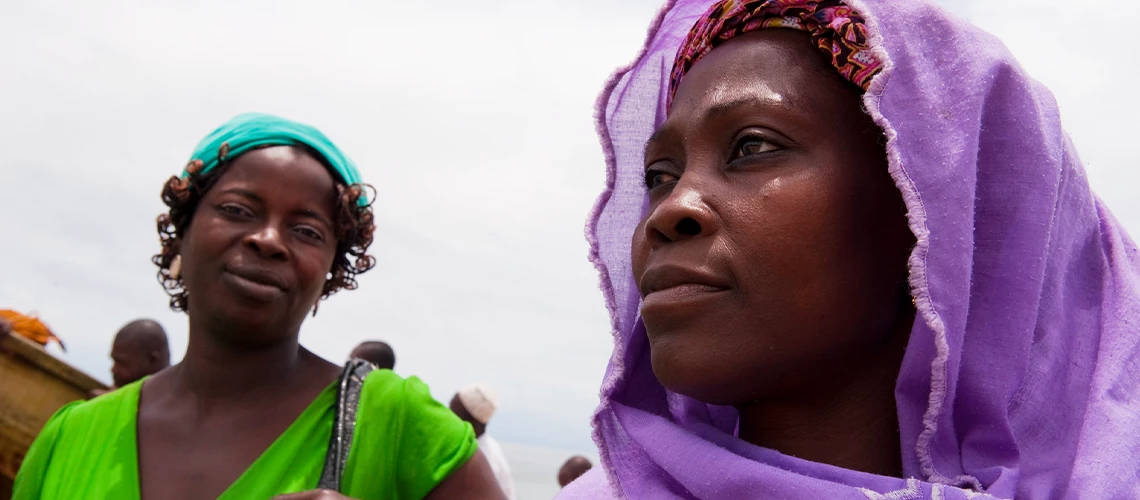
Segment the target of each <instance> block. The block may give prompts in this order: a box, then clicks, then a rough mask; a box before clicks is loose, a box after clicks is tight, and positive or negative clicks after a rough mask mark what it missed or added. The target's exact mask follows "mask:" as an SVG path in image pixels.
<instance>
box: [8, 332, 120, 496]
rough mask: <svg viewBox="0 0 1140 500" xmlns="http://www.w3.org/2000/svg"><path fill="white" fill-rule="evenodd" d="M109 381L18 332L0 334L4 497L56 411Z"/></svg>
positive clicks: (87, 396) (83, 397)
mask: <svg viewBox="0 0 1140 500" xmlns="http://www.w3.org/2000/svg"><path fill="white" fill-rule="evenodd" d="M95 389H107V386H105V385H103V383H101V382H99V381H98V380H95V379H93V378H91V377H90V376H88V375H87V374H86V373H83V372H81V371H79V370H78V369H76V368H75V367H73V366H71V365H69V364H67V363H65V362H63V361H61V360H60V359H58V358H56V357H55V356H52V355H51V354H48V352H47V351H45V350H44V349H43V347H41V346H40V345H39V344H36V343H34V342H31V341H29V340H27V339H25V338H23V337H20V336H19V335H7V336H0V500H7V499H8V498H10V497H11V494H12V491H11V490H12V481H13V480H14V479H15V477H16V471H17V470H18V469H19V468H20V463H21V462H22V461H23V459H24V454H25V453H26V452H27V451H28V447H29V446H31V444H32V440H34V439H35V438H36V435H37V434H39V432H40V429H42V428H43V426H44V424H45V423H47V420H48V418H50V417H51V416H52V415H53V414H54V413H55V412H56V410H58V409H59V408H60V407H62V406H63V405H65V404H67V403H70V402H72V401H75V400H79V399H88V398H89V397H90V396H89V395H90V394H91V391H93V390H95Z"/></svg>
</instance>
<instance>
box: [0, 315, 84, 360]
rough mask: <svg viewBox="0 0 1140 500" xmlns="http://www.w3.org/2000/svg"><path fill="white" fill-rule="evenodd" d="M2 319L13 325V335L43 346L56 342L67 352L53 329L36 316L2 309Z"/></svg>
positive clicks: (0, 316)
mask: <svg viewBox="0 0 1140 500" xmlns="http://www.w3.org/2000/svg"><path fill="white" fill-rule="evenodd" d="M0 318H3V319H4V320H6V321H7V322H8V323H11V324H12V333H14V334H16V335H19V336H21V337H24V338H26V339H28V340H31V341H32V342H35V343H37V344H39V345H42V346H46V345H47V344H48V342H51V341H55V343H56V344H59V348H60V349H63V351H64V352H67V348H66V347H64V346H63V341H62V340H60V339H59V337H57V336H56V335H55V333H52V331H51V328H48V327H47V325H45V324H44V322H43V321H40V320H39V319H38V318H36V317H35V316H26V315H23V314H20V313H18V312H16V311H13V310H11V309H0Z"/></svg>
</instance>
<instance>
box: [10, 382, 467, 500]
mask: <svg viewBox="0 0 1140 500" xmlns="http://www.w3.org/2000/svg"><path fill="white" fill-rule="evenodd" d="M141 387H142V382H141V381H140V382H135V383H134V384H131V385H128V386H126V387H123V388H122V389H119V390H117V391H114V392H111V393H109V394H106V395H103V396H100V397H98V398H95V399H93V400H91V401H77V402H74V403H71V404H68V405H67V406H64V407H63V408H61V409H60V410H59V411H58V412H56V414H55V416H53V417H52V418H51V420H49V421H48V423H47V424H46V425H45V426H44V429H43V431H41V432H40V435H39V437H37V438H36V440H35V442H34V443H33V444H32V447H31V449H30V450H28V454H27V457H25V459H24V463H23V466H22V467H21V468H20V471H19V473H18V474H17V475H16V483H15V489H14V491H13V493H14V495H13V499H14V500H37V499H38V500H64V499H72V498H78V497H83V498H115V499H121V500H138V499H139V495H140V493H139V474H138V471H139V467H138V446H137V442H136V436H137V432H136V424H137V416H138V406H139V390H140V388H141ZM335 404H336V384H335V383H334V384H332V385H330V386H329V387H328V388H326V389H325V390H324V391H323V392H321V394H320V395H319V396H317V398H316V399H315V400H313V402H312V403H311V404H310V405H309V406H308V408H306V409H305V411H303V412H302V413H301V415H300V416H299V417H297V420H295V421H294V422H293V423H292V424H291V425H290V426H289V428H288V429H286V430H285V432H284V433H283V434H281V436H279V437H278V438H277V440H276V441H274V442H273V444H272V445H270V446H269V448H268V449H266V450H265V452H264V453H262V455H261V456H260V457H259V458H258V459H257V460H256V461H254V463H253V464H252V465H250V467H249V469H247V470H246V471H245V472H244V473H242V475H241V476H240V477H239V478H238V479H237V481H235V482H234V483H233V484H232V485H230V487H229V489H227V490H226V491H225V493H223V494H222V496H220V497H219V499H220V500H239V499H240V500H259V499H268V498H272V497H273V496H276V495H280V494H284V493H296V492H299V491H307V490H311V489H314V488H315V487H316V484H317V481H318V480H319V479H320V476H321V469H322V468H323V466H324V462H325V453H326V451H327V450H328V445H329V437H330V435H331V433H332V426H333V419H334V406H335ZM475 450H476V444H475V433H474V431H472V429H471V425H470V424H468V423H466V422H463V421H462V420H459V418H458V417H456V416H455V415H454V414H453V413H452V412H451V410H449V409H448V408H447V407H445V406H443V405H442V404H440V403H439V402H437V401H435V400H434V399H432V397H431V393H430V392H429V391H428V387H427V385H426V384H424V383H423V382H421V381H420V380H419V379H418V378H416V377H411V378H408V379H404V378H401V377H400V376H399V375H396V374H394V373H392V372H391V371H390V370H376V371H373V372H372V373H370V374H369V375H368V377H367V378H366V379H365V381H364V387H363V391H362V393H361V396H360V405H359V409H358V410H357V414H356V430H355V434H354V435H353V440H352V446H351V448H350V449H349V454H348V463H347V464H346V467H345V471H344V476H343V478H342V482H341V493H343V494H345V495H348V496H349V497H352V498H358V499H361V500H373V499H376V500H380V499H384V500H404V499H419V498H423V497H424V496H425V495H427V494H428V493H429V492H430V491H431V490H432V488H435V486H436V485H437V484H439V483H440V482H441V481H443V480H444V479H445V478H447V476H448V475H450V474H451V473H452V472H454V471H455V470H456V469H458V468H459V467H460V466H462V465H463V464H464V463H466V462H467V460H468V459H470V458H471V456H472V455H474V454H475ZM219 452H220V453H222V452H224V451H222V450H219Z"/></svg>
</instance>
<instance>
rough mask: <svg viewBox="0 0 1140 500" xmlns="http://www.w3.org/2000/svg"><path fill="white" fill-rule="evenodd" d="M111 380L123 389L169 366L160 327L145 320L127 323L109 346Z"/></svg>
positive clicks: (154, 322)
mask: <svg viewBox="0 0 1140 500" xmlns="http://www.w3.org/2000/svg"><path fill="white" fill-rule="evenodd" d="M111 360H112V361H113V362H114V365H113V366H111V377H112V378H114V380H115V387H123V386H125V385H127V384H130V383H132V382H135V381H137V380H139V379H141V378H143V377H146V376H149V375H154V374H155V373H158V372H160V371H162V370H164V369H166V368H167V367H169V366H170V344H169V343H168V342H167V339H166V330H163V329H162V325H160V324H158V322H156V321H154V320H149V319H140V320H136V321H132V322H130V323H127V325H126V326H124V327H123V328H121V329H120V330H119V333H117V334H116V335H115V341H114V343H113V344H112V345H111Z"/></svg>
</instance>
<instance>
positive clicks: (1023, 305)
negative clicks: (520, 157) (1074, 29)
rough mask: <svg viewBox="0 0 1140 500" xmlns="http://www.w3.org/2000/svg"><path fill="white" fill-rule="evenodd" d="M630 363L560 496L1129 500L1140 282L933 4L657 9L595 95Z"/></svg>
mask: <svg viewBox="0 0 1140 500" xmlns="http://www.w3.org/2000/svg"><path fill="white" fill-rule="evenodd" d="M598 129H599V133H600V136H601V140H602V144H603V147H604V149H605V152H606V156H607V165H608V180H607V186H606V189H605V191H604V192H603V193H602V195H601V197H600V198H599V201H598V204H597V206H596V208H595V211H594V213H593V215H592V217H591V219H590V222H589V225H588V227H587V237H588V239H589V241H590V244H591V258H592V260H593V261H594V263H595V264H596V266H597V268H598V270H599V272H600V274H601V279H602V289H603V292H604V295H605V298H606V303H607V306H608V308H609V310H610V313H611V317H612V324H613V328H614V335H615V339H616V341H615V349H614V353H613V356H612V358H611V361H610V366H609V369H608V370H607V372H606V376H605V379H604V382H603V386H602V390H601V400H602V401H601V404H600V406H599V407H598V409H597V412H596V413H595V415H594V420H593V425H594V438H595V440H596V441H597V444H598V447H599V451H600V452H601V457H602V467H596V468H594V469H593V470H592V471H591V472H589V473H588V474H586V475H585V476H583V477H582V478H581V479H579V480H578V481H576V482H575V483H573V484H571V485H570V486H568V487H567V488H566V489H565V490H563V492H562V497H563V498H571V499H573V498H615V497H616V498H634V499H641V498H652V499H658V498H701V499H721V498H725V499H737V498H785V499H816V498H826V499H846V498H851V499H867V498H870V499H878V498H883V499H888V498H890V499H904V498H905V499H919V498H932V499H940V498H945V499H953V498H1018V499H1043V498H1097V499H1102V498H1137V497H1140V478H1138V477H1137V470H1138V469H1140V465H1138V463H1140V462H1138V460H1137V458H1136V457H1137V456H1140V345H1138V342H1140V281H1138V278H1140V265H1138V263H1137V249H1136V246H1135V244H1134V243H1133V242H1132V241H1131V240H1130V239H1129V237H1128V236H1127V235H1126V234H1125V233H1124V231H1123V230H1122V229H1121V227H1120V225H1119V224H1118V223H1117V222H1116V221H1115V220H1114V219H1113V217H1112V215H1111V214H1110V213H1109V211H1108V209H1107V208H1106V207H1104V206H1103V205H1102V204H1101V203H1100V202H1099V200H1098V199H1097V198H1096V196H1095V195H1094V194H1093V193H1092V192H1091V190H1090V188H1089V184H1088V180H1087V177H1086V174H1085V172H1084V169H1083V167H1082V166H1081V163H1080V160H1079V158H1078V156H1077V153H1076V151H1075V150H1074V149H1073V147H1072V144H1071V143H1070V142H1069V140H1068V138H1067V136H1066V135H1065V133H1064V131H1063V130H1062V128H1061V121H1060V117H1059V113H1058V110H1057V105H1056V102H1055V101H1054V99H1053V97H1052V95H1051V94H1050V93H1049V91H1048V90H1047V89H1046V88H1044V87H1043V86H1042V85H1040V84H1039V83H1037V82H1036V81H1034V80H1032V79H1031V78H1030V77H1029V76H1027V75H1026V74H1025V72H1024V71H1023V70H1022V69H1021V67H1020V66H1019V65H1018V64H1017V62H1016V61H1015V60H1014V59H1013V57H1012V56H1011V55H1010V54H1009V52H1008V51H1007V50H1006V49H1005V48H1004V46H1003V45H1002V44H1001V43H1000V42H999V41H998V40H997V39H995V38H994V37H993V36H991V35H988V34H986V33H984V32H981V31H980V30H978V29H976V28H973V27H971V26H969V25H968V24H965V23H963V22H961V21H959V20H957V19H955V18H953V17H951V16H950V15H948V14H947V13H945V12H944V11H942V10H941V9H939V8H937V7H935V6H933V5H930V4H929V3H927V2H925V1H915V0H845V1H839V0H751V1H749V0H722V1H720V2H715V1H710V0H670V1H669V2H668V3H667V4H666V6H665V8H664V9H663V10H662V12H661V14H660V15H659V17H658V18H657V20H656V21H655V22H654V24H653V26H652V28H651V29H650V31H649V36H648V38H647V41H646V44H645V47H644V49H643V51H642V53H641V54H640V55H639V56H638V58H637V59H636V60H635V61H634V63H633V64H632V65H630V66H629V67H626V68H623V69H621V70H619V71H618V72H617V73H615V74H614V76H613V78H612V79H611V80H610V82H609V83H608V84H607V86H606V88H605V90H604V91H603V92H602V95H601V97H600V98H599V101H598Z"/></svg>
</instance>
